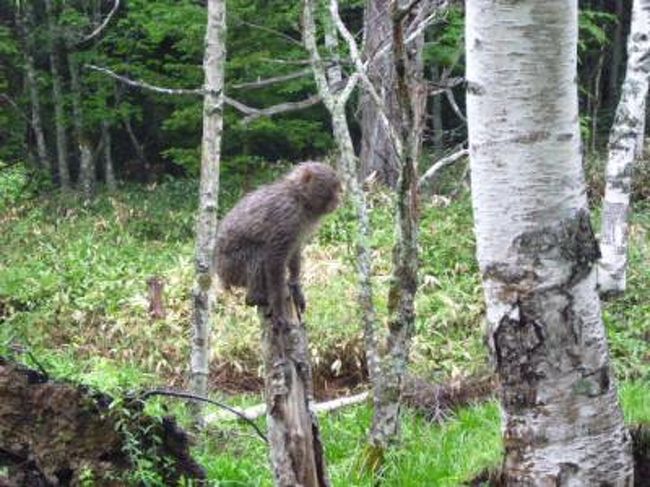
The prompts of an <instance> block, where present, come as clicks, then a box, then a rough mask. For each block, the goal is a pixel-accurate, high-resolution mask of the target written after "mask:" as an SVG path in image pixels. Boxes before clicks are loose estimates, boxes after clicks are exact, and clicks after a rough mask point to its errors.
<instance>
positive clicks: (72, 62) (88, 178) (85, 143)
mask: <svg viewBox="0 0 650 487" xmlns="http://www.w3.org/2000/svg"><path fill="white" fill-rule="evenodd" d="M68 69H69V71H70V99H71V101H72V125H73V127H74V136H75V139H76V141H77V148H78V149H79V180H78V184H79V186H80V187H81V192H82V194H83V196H84V198H85V199H86V200H89V199H90V198H92V196H93V191H94V189H95V164H94V162H93V156H92V150H91V148H90V141H89V140H88V137H87V135H86V130H85V127H84V114H83V108H82V105H81V99H82V93H81V82H80V80H79V66H78V65H77V58H76V54H75V53H74V52H73V50H72V49H71V48H69V49H68Z"/></svg>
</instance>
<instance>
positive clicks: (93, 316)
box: [0, 174, 650, 486]
mask: <svg viewBox="0 0 650 487" xmlns="http://www.w3.org/2000/svg"><path fill="white" fill-rule="evenodd" d="M15 178H16V181H14V182H11V187H14V186H16V185H18V186H20V184H23V185H24V184H27V183H26V182H25V181H21V180H20V175H19V174H18V175H16V176H15ZM0 183H1V182H0ZM4 184H7V183H6V181H5V183H4ZM254 184H255V182H254V181H246V182H243V183H241V182H240V184H224V185H223V186H224V187H248V186H251V185H254ZM1 189H2V188H0V190H1ZM24 193H25V192H24V191H23V192H22V193H21V195H18V194H17V193H11V192H9V191H6V192H4V193H3V192H2V191H0V194H1V195H3V196H0V249H2V251H1V258H0V321H1V322H2V326H0V355H4V356H14V357H18V358H19V359H20V360H23V361H24V362H26V363H27V364H28V365H32V366H33V365H34V364H33V363H30V362H31V361H32V359H31V358H30V355H29V354H25V353H23V352H25V351H29V352H30V354H31V356H32V357H35V358H36V359H37V361H38V362H39V363H40V364H41V365H42V367H44V368H45V369H46V370H47V371H48V372H49V373H50V374H51V375H52V376H54V377H62V378H67V379H72V380H76V381H80V382H82V383H84V384H87V385H89V386H91V387H94V388H97V389H99V390H101V391H104V392H107V393H110V394H112V395H120V394H124V393H125V392H126V391H132V390H134V389H147V388H151V387H159V386H165V387H172V386H173V387H179V388H180V387H183V386H184V385H185V377H186V369H187V363H188V354H189V346H188V345H189V337H190V322H189V321H190V320H189V318H190V287H191V282H192V276H193V252H194V242H193V236H194V211H195V209H196V199H197V197H196V194H197V187H196V182H195V181H189V180H173V181H169V182H165V183H162V184H157V185H150V186H147V187H142V186H126V187H123V188H122V189H121V190H120V191H119V192H117V193H115V194H112V195H109V194H101V195H99V196H98V197H97V198H96V199H95V200H94V201H93V202H92V203H89V204H86V205H83V204H82V203H81V202H80V201H79V200H77V199H76V198H75V197H73V196H65V195H59V194H51V195H41V196H39V197H30V198H25V196H24ZM222 196H223V197H222V203H221V205H222V207H223V208H227V207H229V206H230V205H232V203H233V201H234V200H235V199H236V198H237V197H238V196H239V194H235V193H232V194H231V193H227V192H225V193H224V194H223V195H222ZM3 198H4V199H3ZM391 198H392V196H391V195H390V194H388V193H386V192H382V191H373V192H372V193H371V198H370V202H371V206H372V213H371V215H372V224H373V237H372V249H373V276H374V277H373V284H374V285H375V296H376V302H377V307H378V311H379V316H380V318H381V319H382V320H385V317H386V291H387V284H388V278H389V275H390V255H391V245H392V241H393V224H392V215H391V213H390V210H389V209H390V208H391V207H392V200H391ZM434 203H437V204H434ZM440 203H441V200H440V199H437V200H436V202H434V201H424V202H423V214H422V223H421V251H422V254H421V261H422V265H421V274H420V276H421V279H420V281H421V285H420V288H419V293H418V298H417V303H416V310H417V316H418V318H417V322H416V335H415V338H414V342H413V347H412V353H411V360H412V365H411V372H412V373H414V374H416V375H418V376H420V377H423V378H425V379H426V380H427V381H428V382H431V383H443V382H449V381H452V380H453V381H458V380H462V378H463V377H468V376H474V375H476V374H481V373H484V372H485V371H486V370H488V365H487V355H486V351H485V350H484V346H483V342H482V332H483V330H482V328H483V327H482V320H483V312H484V305H483V301H482V294H481V287H480V279H479V275H478V272H477V266H476V262H475V259H474V237H473V232H472V215H471V205H470V202H469V197H468V195H467V194H466V193H463V194H461V195H460V196H459V197H458V198H457V199H454V200H450V201H446V200H444V203H445V204H440ZM597 213H598V211H597V209H596V210H595V217H594V222H595V223H597V221H598V218H597ZM353 225H354V214H353V212H352V210H351V209H350V208H347V207H344V208H342V209H340V210H339V211H337V212H336V213H335V214H334V215H332V216H330V217H329V218H327V219H326V220H325V222H324V223H323V226H322V228H321V230H320V232H319V233H318V236H317V237H316V238H315V239H314V241H313V242H312V243H310V244H309V245H308V247H307V249H306V252H305V257H306V262H305V265H304V283H305V288H306V295H307V300H308V313H307V318H306V322H307V326H308V331H309V339H310V347H311V352H312V358H313V362H314V368H315V372H316V377H317V381H316V386H317V396H318V397H319V398H328V397H332V396H337V395H342V394H348V393H350V392H354V391H356V390H358V389H360V388H363V387H364V386H365V370H364V365H363V361H364V360H363V357H364V354H363V340H362V333H361V328H360V325H359V320H358V317H357V314H356V311H355V310H356V307H355V305H354V303H355V293H356V285H355V282H356V281H355V272H354V268H353V260H352V259H353V244H352V232H353ZM649 232H650V204H649V203H648V201H647V200H646V201H645V202H644V201H639V202H637V203H636V204H635V207H634V209H633V217H632V227H631V248H630V271H629V288H628V291H627V292H626V294H625V296H624V297H622V298H620V299H618V300H616V301H612V302H608V303H605V304H604V310H603V315H604V319H605V324H606V326H607V331H608V336H609V344H610V351H611V355H612V357H613V362H614V367H615V370H616V374H617V377H618V380H619V383H620V385H621V387H620V392H621V399H622V403H623V406H624V410H625V416H626V420H627V421H628V422H630V423H650V347H649V342H650V237H649V235H650V234H649ZM153 276H158V277H161V278H162V279H163V280H164V282H165V289H164V308H165V317H164V318H162V319H159V320H152V319H151V318H150V317H149V312H148V298H147V285H146V282H147V280H148V279H149V278H151V277H153ZM259 335H260V332H259V323H258V321H257V317H256V314H255V312H254V310H252V309H250V308H247V307H245V306H244V305H243V296H242V295H241V294H238V293H235V294H220V295H219V300H218V314H217V317H216V320H215V324H214V330H213V336H212V339H213V345H214V351H213V361H212V363H213V365H212V369H211V376H210V379H211V386H212V389H213V390H214V394H213V396H214V397H215V398H216V399H219V400H225V401H227V402H229V403H230V404H235V405H250V404H255V403H258V402H260V400H261V399H260V395H259V390H260V386H261V384H262V381H261V379H260V376H261V373H260V367H261V361H260V340H259ZM166 408H169V409H171V411H173V412H174V413H176V414H178V415H179V416H180V417H181V419H183V418H185V419H187V418H188V414H187V410H186V407H185V405H183V404H179V403H178V402H175V401H173V400H170V399H160V400H153V401H151V402H150V405H149V410H150V411H151V412H153V413H156V414H162V413H163V411H164V410H165V409H166ZM370 418H371V409H370V408H369V407H368V405H365V404H362V405H359V406H356V407H352V408H348V409H344V410H341V411H338V412H336V413H331V414H326V415H323V416H322V417H321V424H322V428H323V439H324V443H325V446H326V452H327V458H328V463H329V467H330V469H331V476H332V478H333V480H334V485H371V483H372V482H371V480H370V479H364V478H359V477H358V476H357V473H356V471H357V468H356V467H357V465H358V462H359V455H360V452H361V451H362V449H363V445H364V439H365V435H366V431H367V428H368V426H369V423H370ZM260 422H261V423H262V422H263V419H262V420H260ZM195 453H196V455H197V458H199V460H200V461H202V462H203V464H204V465H205V466H206V468H207V469H208V473H209V477H210V479H212V480H214V481H215V483H218V484H219V485H229V486H236V485H237V486H239V485H241V486H243V485H246V486H249V485H271V483H270V482H271V480H270V473H269V470H268V467H267V460H266V447H265V445H264V444H263V443H261V442H259V441H257V440H256V439H254V438H253V436H252V435H251V431H250V430H249V429H247V428H246V426H243V425H240V424H238V423H235V422H231V423H230V422H229V423H227V424H221V423H220V424H218V425H214V426H213V427H211V428H210V429H208V430H207V431H206V432H205V434H204V435H202V436H201V437H200V438H199V441H198V443H197V446H196V447H195ZM500 455H501V445H500V433H499V411H498V407H497V405H496V403H495V402H493V401H492V400H486V401H484V402H480V403H476V404H474V405H470V406H468V407H466V408H463V409H461V410H459V411H457V412H456V413H455V414H453V415H452V416H451V417H450V418H449V419H448V420H447V421H444V422H443V423H440V424H437V423H432V422H430V421H427V419H426V418H424V417H423V416H422V415H420V414H418V413H417V412H416V411H414V410H407V411H406V412H405V421H404V428H403V435H402V440H401V442H400V448H398V449H395V451H394V452H393V453H391V456H390V457H389V458H388V461H387V464H386V465H387V467H386V470H385V472H384V473H383V475H384V476H385V478H386V479H387V484H386V485H404V486H418V485H440V486H445V485H449V486H451V485H459V484H460V483H462V482H464V481H468V480H469V479H471V478H473V477H474V476H475V475H477V474H478V473H479V472H480V471H482V470H484V469H485V468H489V467H492V466H494V465H496V464H497V463H498V460H499V458H500ZM142 468H143V469H145V470H146V466H143V467H142ZM141 475H145V473H143V472H141ZM146 475H149V476H151V477H152V478H155V474H154V473H152V472H147V473H146Z"/></svg>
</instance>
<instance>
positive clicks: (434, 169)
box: [418, 149, 469, 188]
mask: <svg viewBox="0 0 650 487" xmlns="http://www.w3.org/2000/svg"><path fill="white" fill-rule="evenodd" d="M468 155H469V150H467V149H461V150H459V151H457V152H454V153H453V154H451V155H448V156H447V157H443V158H442V159H440V160H438V161H436V162H435V163H434V164H433V165H432V166H431V167H430V168H429V169H427V171H426V172H425V173H424V174H423V175H422V177H421V178H420V180H419V181H418V188H421V187H422V186H424V185H425V184H427V183H428V182H429V181H430V180H431V179H433V177H434V176H435V175H436V174H438V173H439V172H440V170H441V169H442V168H444V167H447V166H450V165H451V164H453V163H454V162H456V161H457V160H459V159H462V158H463V157H466V156H468Z"/></svg>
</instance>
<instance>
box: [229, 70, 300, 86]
mask: <svg viewBox="0 0 650 487" xmlns="http://www.w3.org/2000/svg"><path fill="white" fill-rule="evenodd" d="M310 74H311V68H305V69H301V70H300V71H295V72H293V73H289V74H283V75H280V76H274V77H272V78H266V79H258V80H257V81H247V82H244V83H237V84H234V85H230V86H231V88H234V89H240V88H262V87H264V86H269V85H273V84H275V83H282V82H284V81H289V80H292V79H296V78H302V77H303V76H307V75H310Z"/></svg>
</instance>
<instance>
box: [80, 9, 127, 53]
mask: <svg viewBox="0 0 650 487" xmlns="http://www.w3.org/2000/svg"><path fill="white" fill-rule="evenodd" d="M119 8H120V0H115V3H114V4H113V8H112V9H111V11H110V12H108V15H106V18H105V19H104V22H102V23H101V24H100V25H99V27H97V28H96V29H95V30H94V31H92V32H91V33H90V34H88V35H87V36H86V37H84V38H83V39H81V40H80V41H79V42H78V43H77V44H85V43H86V42H90V41H92V40H93V39H94V38H95V37H97V36H98V35H99V34H101V32H102V31H103V30H104V29H105V28H106V26H107V25H108V23H109V22H110V21H111V19H112V18H113V15H115V12H117V10H118V9H119Z"/></svg>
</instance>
